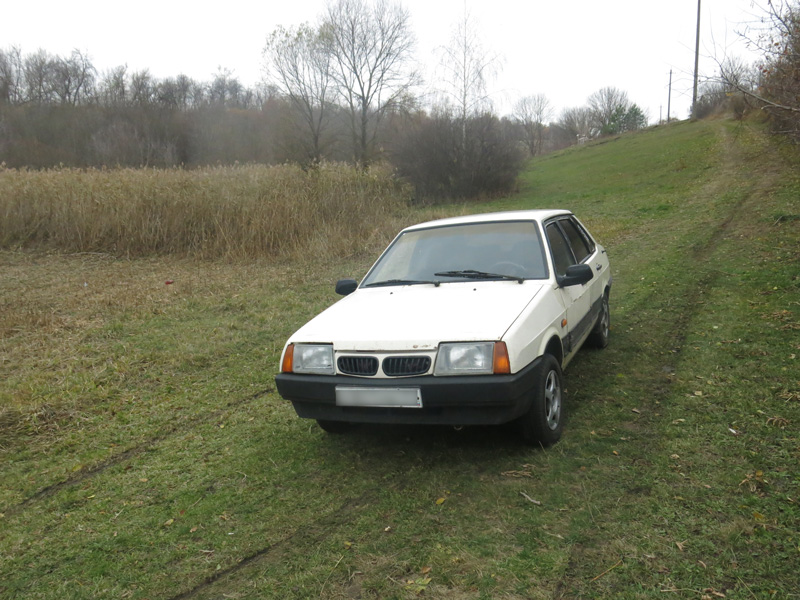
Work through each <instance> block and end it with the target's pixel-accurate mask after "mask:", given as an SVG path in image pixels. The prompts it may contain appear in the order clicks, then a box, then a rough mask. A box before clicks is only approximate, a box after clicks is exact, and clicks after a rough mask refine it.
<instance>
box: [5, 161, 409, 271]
mask: <svg viewBox="0 0 800 600" xmlns="http://www.w3.org/2000/svg"><path fill="white" fill-rule="evenodd" d="M408 197H409V192H408V189H407V188H405V187H404V186H402V185H400V184H398V183H397V181H396V180H395V179H394V178H393V177H392V176H391V173H390V172H389V171H388V170H387V169H383V168H380V167H378V168H375V169H372V170H370V171H367V172H364V171H360V170H356V169H353V168H352V167H348V166H345V165H338V164H331V165H323V166H321V167H320V168H318V169H313V170H309V171H303V170H301V169H300V168H299V167H296V166H292V165H282V166H276V167H266V166H258V165H248V166H237V167H218V168H211V169H203V170H195V171H189V170H183V169H166V170H163V169H112V170H106V169H103V170H95V169H90V170H78V169H53V170H46V171H28V170H17V169H2V168H0V248H6V249H9V248H11V249H13V248H31V247H35V248H48V249H55V250H59V251H64V252H107V253H110V254H113V255H114V256H129V257H130V256H152V255H165V254H171V255H177V256H191V257H195V258H203V259H208V258H233V259H238V258H254V257H291V256H296V255H298V253H300V254H304V253H309V252H312V253H318V254H319V253H326V254H332V255H337V256H342V255H349V254H353V253H358V252H360V251H363V250H364V249H365V248H367V247H370V245H371V244H373V243H374V242H375V238H376V237H381V238H384V237H385V236H386V235H387V231H389V230H393V229H394V228H395V227H396V223H393V222H391V218H392V216H394V215H396V213H397V212H398V211H402V209H403V207H404V206H405V205H406V201H407V199H408Z"/></svg>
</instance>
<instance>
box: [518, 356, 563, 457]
mask: <svg viewBox="0 0 800 600" xmlns="http://www.w3.org/2000/svg"><path fill="white" fill-rule="evenodd" d="M535 380H536V383H535V385H534V388H533V392H532V394H533V397H532V398H531V406H530V409H529V410H528V412H527V413H525V414H524V415H522V417H520V425H521V426H522V437H523V439H524V440H525V442H526V443H528V444H533V445H536V446H550V445H552V444H555V443H556V442H557V441H558V440H559V439H560V438H561V430H562V428H563V417H564V383H563V381H564V377H563V375H562V373H561V366H560V365H559V364H558V361H557V360H556V359H555V357H554V356H553V355H552V354H545V355H544V356H542V361H541V362H540V363H539V365H538V366H537V367H536V374H535Z"/></svg>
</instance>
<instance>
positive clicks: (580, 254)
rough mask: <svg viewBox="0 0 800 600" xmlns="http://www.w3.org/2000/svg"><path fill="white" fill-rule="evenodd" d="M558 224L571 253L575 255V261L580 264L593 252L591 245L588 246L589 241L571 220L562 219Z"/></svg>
mask: <svg viewBox="0 0 800 600" xmlns="http://www.w3.org/2000/svg"><path fill="white" fill-rule="evenodd" d="M559 224H560V225H561V227H562V229H563V230H564V233H565V234H567V238H568V239H569V243H570V245H571V246H572V251H573V252H574V253H575V260H576V261H578V263H582V262H583V261H585V260H586V259H587V258H588V257H589V255H591V254H592V252H594V248H593V244H592V246H590V242H589V240H588V239H587V238H586V237H585V236H584V234H583V232H582V231H580V230H579V229H578V225H577V224H576V223H575V222H574V221H573V220H572V219H562V220H561V221H560V223H559Z"/></svg>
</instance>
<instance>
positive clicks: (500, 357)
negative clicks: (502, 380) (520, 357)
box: [492, 342, 511, 375]
mask: <svg viewBox="0 0 800 600" xmlns="http://www.w3.org/2000/svg"><path fill="white" fill-rule="evenodd" d="M492 363H493V366H494V368H493V371H494V374H495V375H508V374H509V373H511V361H510V360H509V358H508V348H507V347H506V343H505V342H495V344H494V356H493V358H492Z"/></svg>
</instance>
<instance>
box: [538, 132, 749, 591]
mask: <svg viewBox="0 0 800 600" xmlns="http://www.w3.org/2000/svg"><path fill="white" fill-rule="evenodd" d="M720 133H721V138H722V139H721V143H722V145H723V152H724V155H723V157H722V165H721V167H720V168H719V169H718V171H717V176H716V177H715V178H714V179H713V180H712V181H710V182H708V183H707V184H706V185H705V186H704V188H703V190H702V192H701V195H702V197H708V198H713V197H716V196H718V195H719V194H721V193H723V190H724V189H725V188H726V186H728V185H729V184H730V181H731V180H734V179H735V178H736V176H737V174H738V171H736V172H735V171H734V170H735V169H736V168H737V167H741V165H742V164H744V162H743V160H742V159H741V157H740V156H739V151H738V149H737V148H735V146H734V143H735V142H733V141H732V140H731V139H730V136H729V134H728V132H727V131H726V130H725V129H721V130H720ZM757 195H758V191H757V190H755V189H753V187H748V188H747V189H746V190H745V191H744V192H743V193H742V194H741V196H740V197H739V198H738V199H736V200H735V202H734V203H733V204H731V205H729V206H728V207H727V208H726V212H725V214H724V215H722V217H723V218H722V220H721V221H718V223H717V224H716V226H715V227H714V228H713V230H712V231H711V233H710V234H709V235H708V236H707V237H706V238H705V239H704V240H703V241H702V242H700V243H698V244H696V245H693V246H692V247H691V248H689V249H688V250H687V252H686V257H687V258H689V259H690V260H691V261H692V262H693V270H694V271H696V272H697V273H698V275H697V277H696V278H695V279H690V280H687V281H686V282H685V284H684V287H683V288H682V290H681V294H680V295H679V296H678V295H676V296H675V297H680V298H681V300H682V302H681V304H680V305H679V307H678V309H677V310H676V311H675V312H674V313H672V318H673V321H672V323H673V324H672V326H671V327H670V328H668V329H667V330H666V336H665V337H664V339H663V343H662V345H661V348H660V349H661V350H662V351H664V352H663V353H664V357H665V360H660V359H659V358H658V357H657V356H655V355H654V356H653V357H652V358H650V359H649V361H650V362H652V368H651V369H650V372H651V373H652V376H650V377H649V378H648V379H647V380H642V381H638V382H637V384H638V385H639V386H640V387H639V389H640V392H641V395H642V396H647V397H649V398H651V399H652V401H653V402H655V403H656V404H658V403H661V402H664V401H666V400H667V399H668V398H669V396H670V394H671V393H672V384H673V383H674V378H673V377H672V376H671V375H667V376H665V375H664V373H667V372H668V373H670V374H672V373H675V372H676V371H677V368H678V365H679V364H680V363H681V361H682V357H683V354H684V351H685V349H686V341H687V339H688V336H689V332H688V328H689V325H690V324H691V322H692V321H693V320H694V319H695V318H696V316H697V314H698V313H699V311H700V310H701V306H702V303H701V298H702V296H703V295H704V294H705V293H706V291H708V290H711V289H712V288H713V286H714V284H715V282H716V281H717V280H718V279H719V277H720V275H721V273H720V272H719V271H717V270H715V269H714V268H713V264H712V260H713V257H714V252H715V249H716V247H717V246H718V245H719V242H720V241H721V240H722V239H723V238H724V237H725V236H726V235H728V234H729V233H730V232H731V230H732V228H733V227H734V224H735V223H736V222H737V221H736V220H737V218H739V217H741V216H742V215H743V214H744V215H746V214H748V213H747V211H746V207H747V204H748V202H751V201H753V200H754V196H757ZM663 318H664V317H662V319H663ZM653 419H656V417H654V416H652V415H651V416H647V417H645V418H641V417H640V418H638V419H637V421H636V422H637V423H638V424H639V425H640V426H643V427H645V428H647V429H648V430H650V429H651V428H652V427H653ZM650 433H652V431H651V432H650ZM641 443H642V444H644V445H646V446H649V445H650V444H653V443H658V442H657V440H656V439H655V437H654V436H653V435H649V436H647V437H646V438H645V439H643V440H642V442H641ZM595 535H596V534H593V533H587V532H582V533H581V537H583V538H584V541H579V542H576V543H574V544H573V545H572V546H571V547H570V549H569V553H568V558H567V561H566V569H565V572H564V574H563V576H562V577H561V579H560V580H559V581H558V582H557V583H556V584H555V586H554V589H553V594H552V597H553V598H554V599H566V598H573V597H576V596H581V597H582V596H584V595H585V594H587V593H590V592H591V591H592V589H591V587H589V586H591V584H593V583H594V582H595V581H596V580H598V579H600V578H601V577H603V576H604V575H605V574H606V573H601V574H600V575H597V576H596V577H594V578H593V579H592V578H591V577H588V574H587V573H586V572H585V571H586V568H585V567H584V566H583V565H586V564H595V561H594V560H593V557H594V556H595V554H596V553H602V552H603V551H604V547H605V544H606V542H607V540H605V539H603V540H602V541H598V539H597V538H595ZM608 558H614V559H617V558H619V559H620V560H619V562H618V563H616V564H615V566H614V567H612V568H617V564H618V565H619V566H623V565H624V564H625V562H626V559H630V560H631V561H635V560H637V559H636V558H634V557H625V556H621V557H620V556H613V557H608ZM606 562H608V559H606ZM612 562H613V561H612ZM609 571H610V569H609ZM595 575H596V574H595ZM596 591H597V590H595V592H596Z"/></svg>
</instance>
